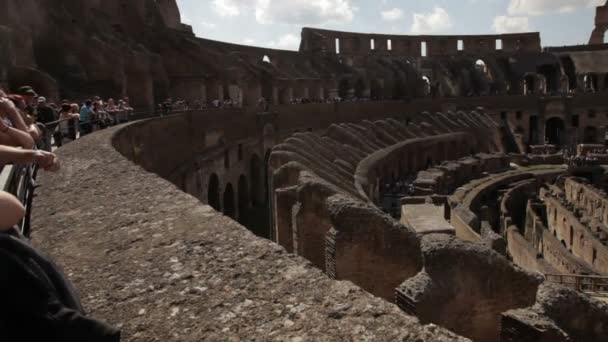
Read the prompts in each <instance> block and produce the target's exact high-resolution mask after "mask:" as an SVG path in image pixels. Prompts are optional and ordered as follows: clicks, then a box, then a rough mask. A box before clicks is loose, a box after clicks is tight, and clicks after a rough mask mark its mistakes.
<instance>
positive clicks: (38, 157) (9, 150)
mask: <svg viewBox="0 0 608 342" xmlns="http://www.w3.org/2000/svg"><path fill="white" fill-rule="evenodd" d="M11 163H15V164H31V163H36V164H38V165H40V167H42V168H44V169H45V170H47V171H56V170H58V169H59V160H58V159H57V156H55V155H54V154H53V153H49V152H45V151H37V150H25V149H21V148H16V147H11V146H5V145H0V165H5V164H11Z"/></svg>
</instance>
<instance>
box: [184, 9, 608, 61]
mask: <svg viewBox="0 0 608 342" xmlns="http://www.w3.org/2000/svg"><path fill="white" fill-rule="evenodd" d="M177 2H178V4H179V7H180V10H181V13H182V21H183V22H185V23H187V24H190V25H192V26H193V28H194V32H195V33H196V34H197V36H199V37H204V38H209V39H216V40H221V41H227V42H232V43H238V44H248V45H257V46H265V47H273V48H280V49H292V50H297V49H298V46H299V42H300V30H301V28H302V27H303V26H311V27H320V28H326V29H332V30H343V31H354V32H366V33H392V34H483V33H511V32H526V31H539V32H540V33H541V38H542V43H543V45H544V46H559V45H575V44H584V43H587V41H588V40H589V36H590V34H591V31H592V29H593V18H594V16H595V8H594V7H595V6H598V5H603V4H604V3H605V2H606V0H425V1H422V0H177Z"/></svg>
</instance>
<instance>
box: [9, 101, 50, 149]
mask: <svg viewBox="0 0 608 342" xmlns="http://www.w3.org/2000/svg"><path fill="white" fill-rule="evenodd" d="M8 98H9V99H10V100H11V101H12V102H13V104H14V105H15V109H16V110H17V111H18V112H19V114H20V115H21V118H22V119H23V122H24V123H25V126H26V127H27V129H26V131H27V133H29V134H30V135H31V136H32V138H33V139H34V140H36V141H37V140H39V139H40V137H41V136H42V132H41V131H40V129H39V128H38V126H36V122H35V121H36V120H35V119H34V118H33V117H32V116H31V115H29V114H27V113H26V112H25V110H26V104H25V100H24V99H23V96H21V95H16V94H13V95H9V96H8Z"/></svg>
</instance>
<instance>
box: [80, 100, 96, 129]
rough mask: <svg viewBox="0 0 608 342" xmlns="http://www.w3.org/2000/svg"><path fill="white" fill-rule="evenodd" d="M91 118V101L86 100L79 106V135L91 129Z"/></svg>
mask: <svg viewBox="0 0 608 342" xmlns="http://www.w3.org/2000/svg"><path fill="white" fill-rule="evenodd" d="M92 118H93V101H91V100H86V101H85V103H84V105H83V106H82V107H81V108H80V135H81V136H84V135H87V134H89V133H91V132H92V131H93V125H92V123H91V119H92Z"/></svg>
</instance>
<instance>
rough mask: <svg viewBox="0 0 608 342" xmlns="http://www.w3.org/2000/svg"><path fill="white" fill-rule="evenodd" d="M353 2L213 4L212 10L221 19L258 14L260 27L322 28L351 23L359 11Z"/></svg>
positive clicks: (240, 0)
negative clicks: (304, 26)
mask: <svg viewBox="0 0 608 342" xmlns="http://www.w3.org/2000/svg"><path fill="white" fill-rule="evenodd" d="M352 1H353V0H290V1H285V0H213V1H212V2H211V6H212V8H213V10H214V11H215V12H216V13H217V14H219V15H220V16H222V17H236V16H239V15H244V14H248V13H252V12H253V13H255V18H256V20H257V22H258V23H260V24H272V23H280V24H291V25H307V24H308V25H322V24H328V23H338V24H340V23H348V22H351V21H352V20H353V18H354V16H355V12H356V11H357V8H356V7H355V6H353V4H352Z"/></svg>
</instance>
